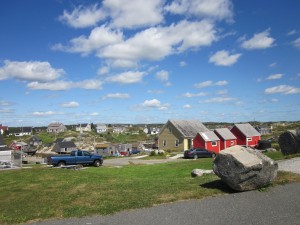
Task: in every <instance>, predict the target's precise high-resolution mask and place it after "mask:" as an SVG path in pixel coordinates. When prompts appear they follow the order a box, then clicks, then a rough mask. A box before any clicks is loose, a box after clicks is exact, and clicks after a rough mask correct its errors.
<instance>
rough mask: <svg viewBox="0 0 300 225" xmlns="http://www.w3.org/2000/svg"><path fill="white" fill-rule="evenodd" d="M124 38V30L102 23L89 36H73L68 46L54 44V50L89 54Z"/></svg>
mask: <svg viewBox="0 0 300 225" xmlns="http://www.w3.org/2000/svg"><path fill="white" fill-rule="evenodd" d="M122 40H123V33H122V32H120V31H118V30H112V29H111V28H108V27H106V26H105V25H102V26H100V27H95V28H94V29H93V30H92V31H91V33H90V35H89V36H88V37H86V36H84V35H82V36H79V37H77V38H73V39H72V40H71V41H70V43H69V45H67V46H64V45H62V44H55V45H54V46H52V50H57V51H65V52H71V53H80V54H82V55H88V54H90V53H92V52H96V53H97V52H98V51H99V50H100V49H101V48H103V47H104V46H107V45H111V44H115V43H119V42H121V41H122Z"/></svg>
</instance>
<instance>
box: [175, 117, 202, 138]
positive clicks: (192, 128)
mask: <svg viewBox="0 0 300 225" xmlns="http://www.w3.org/2000/svg"><path fill="white" fill-rule="evenodd" d="M169 122H170V123H172V124H173V126H174V127H175V128H176V129H177V130H178V131H179V132H180V133H181V134H182V135H183V136H184V137H192V138H194V137H195V136H196V134H197V133H199V132H205V131H208V129H207V128H206V126H204V125H203V123H201V122H200V121H199V120H169Z"/></svg>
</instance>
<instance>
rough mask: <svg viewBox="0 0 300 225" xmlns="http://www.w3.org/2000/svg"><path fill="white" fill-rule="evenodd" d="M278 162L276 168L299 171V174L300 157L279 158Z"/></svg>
mask: <svg viewBox="0 0 300 225" xmlns="http://www.w3.org/2000/svg"><path fill="white" fill-rule="evenodd" d="M277 162H278V170H283V171H288V172H293V173H299V174H300V158H299V157H297V158H293V159H288V160H280V161H277Z"/></svg>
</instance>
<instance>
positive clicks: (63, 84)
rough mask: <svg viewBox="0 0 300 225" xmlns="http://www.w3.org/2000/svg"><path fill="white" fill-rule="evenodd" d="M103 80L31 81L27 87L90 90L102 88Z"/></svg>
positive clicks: (52, 89)
mask: <svg viewBox="0 0 300 225" xmlns="http://www.w3.org/2000/svg"><path fill="white" fill-rule="evenodd" d="M101 85H102V81H99V80H83V81H80V82H71V81H59V80H58V81H54V82H44V83H42V82H38V81H34V82H30V83H28V84H27V87H28V88H29V89H32V90H49V91H66V90H69V89H72V88H82V89H89V90H92V89H93V90H100V89H101V88H102V86H101Z"/></svg>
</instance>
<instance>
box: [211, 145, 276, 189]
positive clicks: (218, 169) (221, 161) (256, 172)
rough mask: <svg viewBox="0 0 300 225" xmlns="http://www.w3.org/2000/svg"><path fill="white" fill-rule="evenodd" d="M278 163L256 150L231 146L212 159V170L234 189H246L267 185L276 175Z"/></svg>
mask: <svg viewBox="0 0 300 225" xmlns="http://www.w3.org/2000/svg"><path fill="white" fill-rule="evenodd" d="M277 170H278V165H277V163H276V162H274V161H273V160H272V159H270V158H268V157H267V156H265V155H263V154H262V153H261V152H259V151H258V150H254V149H252V148H248V147H242V146H238V145H237V146H232V147H230V148H227V149H225V150H223V151H221V152H220V153H219V154H218V156H217V157H216V158H215V160H214V165H213V171H214V172H215V174H216V175H217V176H218V177H220V178H221V180H222V181H224V182H225V183H226V184H227V185H228V186H229V187H231V188H232V189H234V190H236V191H248V190H254V189H258V188H261V187H264V186H267V185H269V184H270V183H272V181H273V180H274V179H275V177H276V176H277Z"/></svg>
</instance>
